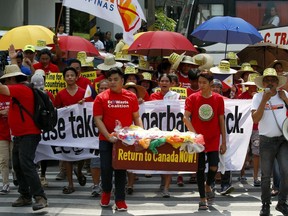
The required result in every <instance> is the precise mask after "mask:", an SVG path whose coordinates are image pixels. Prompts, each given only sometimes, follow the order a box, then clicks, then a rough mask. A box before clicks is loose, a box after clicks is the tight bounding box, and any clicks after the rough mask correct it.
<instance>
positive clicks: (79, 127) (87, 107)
mask: <svg viewBox="0 0 288 216" xmlns="http://www.w3.org/2000/svg"><path fill="white" fill-rule="evenodd" d="M92 108H93V102H86V103H83V104H82V105H81V104H75V105H72V106H68V107H64V108H61V109H58V122H57V125H56V127H55V128H54V130H52V131H49V132H45V133H43V134H42V140H41V141H40V143H41V144H43V145H52V146H63V147H77V148H91V149H97V148H98V146H99V139H98V136H99V133H98V128H97V127H95V124H94V120H93V114H92V113H93V112H92Z"/></svg>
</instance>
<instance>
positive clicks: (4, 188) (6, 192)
mask: <svg viewBox="0 0 288 216" xmlns="http://www.w3.org/2000/svg"><path fill="white" fill-rule="evenodd" d="M9 192H10V186H9V184H5V185H4V186H3V188H2V190H1V191H0V194H1V195H5V194H8V193H9Z"/></svg>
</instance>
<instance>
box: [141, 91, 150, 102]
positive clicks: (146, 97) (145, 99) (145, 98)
mask: <svg viewBox="0 0 288 216" xmlns="http://www.w3.org/2000/svg"><path fill="white" fill-rule="evenodd" d="M143 100H144V101H150V95H149V93H148V92H147V91H146V92H145V96H144V98H143Z"/></svg>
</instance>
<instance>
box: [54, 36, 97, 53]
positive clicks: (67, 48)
mask: <svg viewBox="0 0 288 216" xmlns="http://www.w3.org/2000/svg"><path fill="white" fill-rule="evenodd" d="M58 38H59V39H58V40H59V41H58V42H59V47H60V49H61V50H62V52H64V56H63V58H76V56H77V53H78V52H80V51H85V52H86V54H87V56H99V55H100V54H99V52H98V50H97V49H96V48H95V46H94V45H93V44H92V43H91V42H90V41H88V40H86V39H85V38H82V37H79V36H59V37H58Z"/></svg>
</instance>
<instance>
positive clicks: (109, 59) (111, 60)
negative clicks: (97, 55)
mask: <svg viewBox="0 0 288 216" xmlns="http://www.w3.org/2000/svg"><path fill="white" fill-rule="evenodd" d="M122 66H123V64H122V63H120V62H116V61H115V57H114V56H113V55H107V56H105V58H104V63H102V64H99V65H97V68H98V69H99V70H104V71H105V70H110V69H111V68H113V67H120V68H121V67H122Z"/></svg>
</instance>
